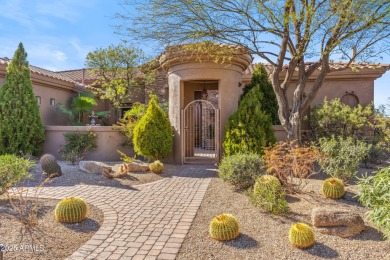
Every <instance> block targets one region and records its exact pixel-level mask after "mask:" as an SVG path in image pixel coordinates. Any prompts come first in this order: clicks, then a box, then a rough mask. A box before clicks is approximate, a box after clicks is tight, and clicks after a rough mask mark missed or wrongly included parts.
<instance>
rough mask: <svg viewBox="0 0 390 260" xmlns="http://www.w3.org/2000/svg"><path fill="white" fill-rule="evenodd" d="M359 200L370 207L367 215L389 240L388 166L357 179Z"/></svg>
mask: <svg viewBox="0 0 390 260" xmlns="http://www.w3.org/2000/svg"><path fill="white" fill-rule="evenodd" d="M359 184H360V192H359V194H358V196H359V201H360V202H361V203H362V204H363V205H364V206H367V207H369V208H370V211H369V213H368V217H369V218H370V220H371V221H372V222H373V223H374V224H375V225H376V226H377V227H378V228H379V229H381V230H382V231H383V234H384V236H385V237H386V238H387V239H389V240H390V167H387V168H383V169H381V170H380V171H379V172H377V173H376V174H375V175H374V176H370V177H367V176H365V177H363V178H360V179H359Z"/></svg>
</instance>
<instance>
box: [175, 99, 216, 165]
mask: <svg viewBox="0 0 390 260" xmlns="http://www.w3.org/2000/svg"><path fill="white" fill-rule="evenodd" d="M181 126H182V127H181V130H182V163H190V162H198V163H201V162H213V163H216V162H218V161H219V147H220V144H219V140H220V137H219V109H217V108H216V107H215V106H214V105H213V104H212V103H210V102H209V101H206V100H195V101H192V102H191V103H189V104H188V105H187V106H186V107H185V108H184V109H183V110H182V113H181Z"/></svg>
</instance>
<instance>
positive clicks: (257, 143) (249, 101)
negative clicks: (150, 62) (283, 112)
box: [222, 85, 276, 156]
mask: <svg viewBox="0 0 390 260" xmlns="http://www.w3.org/2000/svg"><path fill="white" fill-rule="evenodd" d="M263 101H264V96H263V93H261V90H260V86H259V85H256V86H254V87H253V88H252V89H251V90H250V91H249V92H248V94H247V95H245V97H244V98H243V99H242V100H241V102H240V105H239V106H238V109H237V111H236V112H235V113H234V114H233V115H231V116H230V118H229V121H228V123H227V124H226V126H225V132H226V136H225V139H224V142H223V144H222V146H223V150H224V154H225V155H227V156H229V155H233V154H236V153H256V154H263V150H264V147H266V146H268V145H269V144H272V143H275V141H276V138H275V135H274V130H273V128H272V121H271V117H270V115H269V114H267V113H266V112H264V111H263V110H262V105H261V104H262V102H263Z"/></svg>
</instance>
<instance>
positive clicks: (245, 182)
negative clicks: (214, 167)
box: [218, 153, 264, 189]
mask: <svg viewBox="0 0 390 260" xmlns="http://www.w3.org/2000/svg"><path fill="white" fill-rule="evenodd" d="M263 166H264V164H263V160H262V159H261V158H260V156H259V155H256V154H242V153H239V154H235V155H230V156H225V157H223V158H222V160H221V163H220V164H219V167H218V175H219V177H220V178H221V179H222V180H224V181H226V182H228V183H230V184H232V185H234V186H235V187H236V188H237V189H247V188H249V187H251V186H253V184H254V183H255V180H256V178H257V177H258V176H260V175H262V174H263V170H262V169H261V168H262V167H263Z"/></svg>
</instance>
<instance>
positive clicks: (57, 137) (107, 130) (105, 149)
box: [44, 126, 134, 161]
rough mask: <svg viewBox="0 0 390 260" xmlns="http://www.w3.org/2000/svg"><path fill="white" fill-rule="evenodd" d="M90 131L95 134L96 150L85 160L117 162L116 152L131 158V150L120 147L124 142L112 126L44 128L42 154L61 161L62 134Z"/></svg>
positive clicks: (118, 156)
mask: <svg viewBox="0 0 390 260" xmlns="http://www.w3.org/2000/svg"><path fill="white" fill-rule="evenodd" d="M89 129H91V130H92V131H94V132H95V133H96V134H97V149H96V150H94V151H92V152H90V153H89V154H88V155H87V156H86V158H85V159H86V160H98V161H119V159H120V155H119V153H118V152H117V150H120V151H122V152H124V153H126V154H127V155H128V156H133V155H134V153H133V150H132V149H131V148H129V147H124V146H122V143H123V142H124V141H125V140H126V139H125V137H124V136H123V135H121V134H120V133H119V132H118V131H117V130H115V129H114V128H113V127H112V126H92V127H88V126H45V130H46V132H45V134H46V141H45V146H44V152H45V153H50V154H53V155H54V156H55V157H56V158H57V159H61V156H60V154H59V150H60V146H61V145H63V144H65V139H64V133H67V132H75V131H80V132H85V131H88V130H89Z"/></svg>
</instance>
